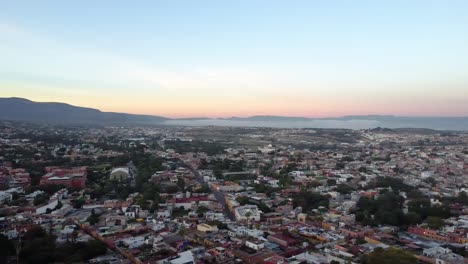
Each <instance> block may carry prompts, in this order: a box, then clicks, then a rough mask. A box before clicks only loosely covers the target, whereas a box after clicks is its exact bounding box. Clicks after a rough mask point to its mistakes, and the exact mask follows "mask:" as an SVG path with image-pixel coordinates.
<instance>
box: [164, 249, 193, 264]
mask: <svg viewBox="0 0 468 264" xmlns="http://www.w3.org/2000/svg"><path fill="white" fill-rule="evenodd" d="M156 263H157V264H189V263H195V259H194V257H193V253H192V251H190V250H187V251H184V252H180V253H179V254H177V255H176V256H172V257H169V258H167V259H163V260H159V261H157V262H156Z"/></svg>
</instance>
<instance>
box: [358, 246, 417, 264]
mask: <svg viewBox="0 0 468 264" xmlns="http://www.w3.org/2000/svg"><path fill="white" fill-rule="evenodd" d="M361 263H363V264H396V263H398V264H414V263H417V259H416V257H415V256H413V255H412V254H411V253H409V252H406V251H403V250H401V249H397V248H393V247H390V248H388V249H382V248H376V249H374V251H373V252H372V253H370V254H368V255H366V256H364V257H363V258H362V260H361Z"/></svg>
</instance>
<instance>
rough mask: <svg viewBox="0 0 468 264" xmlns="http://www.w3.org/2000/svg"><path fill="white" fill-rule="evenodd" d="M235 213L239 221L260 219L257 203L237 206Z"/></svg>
mask: <svg viewBox="0 0 468 264" xmlns="http://www.w3.org/2000/svg"><path fill="white" fill-rule="evenodd" d="M234 215H235V217H236V220H237V221H243V220H244V221H245V220H248V221H250V220H253V221H260V211H259V210H258V207H257V206H256V205H244V206H239V207H236V208H235V209H234Z"/></svg>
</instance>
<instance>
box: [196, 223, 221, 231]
mask: <svg viewBox="0 0 468 264" xmlns="http://www.w3.org/2000/svg"><path fill="white" fill-rule="evenodd" d="M197 230H198V231H201V232H216V231H218V227H217V226H214V225H213V226H212V225H208V224H198V225H197Z"/></svg>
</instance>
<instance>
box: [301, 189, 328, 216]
mask: <svg viewBox="0 0 468 264" xmlns="http://www.w3.org/2000/svg"><path fill="white" fill-rule="evenodd" d="M329 198H330V197H329V196H325V195H321V194H319V193H315V192H307V191H302V192H301V193H299V194H298V195H296V196H295V197H294V200H293V204H294V207H297V206H300V207H302V210H303V211H304V212H309V211H311V210H312V209H317V208H318V207H320V206H323V207H325V208H328V206H329Z"/></svg>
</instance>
